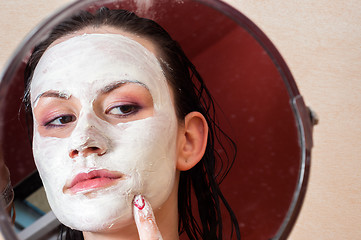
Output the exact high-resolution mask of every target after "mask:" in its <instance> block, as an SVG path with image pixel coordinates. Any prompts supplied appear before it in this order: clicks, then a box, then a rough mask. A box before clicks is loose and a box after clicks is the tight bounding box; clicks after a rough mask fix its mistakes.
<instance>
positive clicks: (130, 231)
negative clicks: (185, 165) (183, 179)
mask: <svg viewBox="0 0 361 240" xmlns="http://www.w3.org/2000/svg"><path fill="white" fill-rule="evenodd" d="M178 179H179V178H178V177H177V178H176V181H175V183H174V187H173V190H172V192H171V194H170V196H169V197H168V199H167V200H166V202H165V203H164V204H163V205H162V206H161V207H160V208H158V209H153V211H154V215H155V220H156V222H157V225H158V228H159V230H160V232H161V234H162V237H163V239H164V240H174V239H179V234H178ZM83 235H84V239H85V240H95V239H96V240H113V239H114V240H115V239H116V240H122V239H127V240H132V239H136V240H138V239H139V235H138V230H137V227H136V225H135V222H134V221H133V223H132V224H130V225H129V226H127V227H126V228H122V229H120V230H118V231H112V232H83Z"/></svg>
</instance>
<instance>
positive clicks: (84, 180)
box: [64, 169, 124, 194]
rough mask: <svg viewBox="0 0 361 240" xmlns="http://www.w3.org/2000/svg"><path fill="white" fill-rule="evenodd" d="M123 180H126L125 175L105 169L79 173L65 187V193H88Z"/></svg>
mask: <svg viewBox="0 0 361 240" xmlns="http://www.w3.org/2000/svg"><path fill="white" fill-rule="evenodd" d="M121 179H124V175H123V174H121V173H119V172H116V171H109V170H105V169H102V170H93V171H90V172H88V173H79V174H78V175H76V176H75V177H74V179H73V180H71V182H70V184H67V185H65V186H64V193H72V194H76V193H87V192H90V191H93V190H98V189H103V188H107V187H110V186H112V185H115V184H116V183H117V182H118V181H119V180H121Z"/></svg>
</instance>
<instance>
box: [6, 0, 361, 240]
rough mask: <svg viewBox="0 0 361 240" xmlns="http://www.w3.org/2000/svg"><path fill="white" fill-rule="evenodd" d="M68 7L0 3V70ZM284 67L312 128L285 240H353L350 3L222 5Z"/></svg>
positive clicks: (355, 59) (356, 115)
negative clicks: (305, 184)
mask: <svg viewBox="0 0 361 240" xmlns="http://www.w3.org/2000/svg"><path fill="white" fill-rule="evenodd" d="M67 2H70V1H69V0H36V1H35V0H34V1H23V0H11V1H6V0H0V31H1V34H0V68H3V66H4V64H5V62H6V60H7V59H8V58H9V57H10V55H11V53H12V52H13V51H14V49H15V48H16V46H17V45H18V44H19V43H20V41H21V40H22V38H23V37H24V36H25V35H26V34H27V33H28V32H29V31H30V30H31V29H32V28H33V27H34V26H35V25H36V24H37V23H39V22H40V21H41V20H42V19H43V18H44V17H45V16H47V15H49V14H50V13H51V12H52V11H54V10H55V9H57V8H58V7H60V6H63V5H64V4H65V3H67ZM225 2H228V3H229V4H231V5H233V6H235V7H236V8H238V9H239V10H240V11H242V12H243V13H244V14H245V15H246V16H248V17H249V18H250V19H251V20H253V21H254V22H255V23H256V24H257V25H258V26H259V27H260V28H261V29H262V30H263V31H264V32H265V33H266V35H267V36H268V37H269V38H270V39H271V40H272V41H273V43H274V44H275V45H276V47H277V48H278V50H279V51H280V52H281V54H282V56H283V57H284V58H285V60H286V62H287V63H288V65H289V67H290V69H291V71H292V73H293V75H294V77H295V79H296V82H297V84H298V87H299V89H300V92H301V94H302V95H303V96H304V98H305V101H306V103H307V104H308V105H310V106H311V107H312V108H313V110H315V111H316V112H317V113H318V115H319V117H320V123H319V125H318V126H317V127H316V128H315V131H314V150H313V158H312V170H311V176H310V182H309V188H308V192H307V195H306V199H305V203H304V206H303V208H302V211H301V214H300V216H299V218H298V220H297V223H296V226H295V227H294V230H293V232H292V233H291V236H290V238H289V239H293V240H305V239H318V240H323V239H325V240H326V239H327V240H329V239H360V236H361V227H360V226H361V147H360V143H361V77H360V76H361V25H360V23H361V4H360V2H359V1H358V0H348V1H344V0H333V1H329V0H304V1H299V0H288V1H284V0H273V1H266V0H225Z"/></svg>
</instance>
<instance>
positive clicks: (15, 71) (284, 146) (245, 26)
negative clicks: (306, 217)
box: [0, 0, 312, 240]
mask: <svg viewBox="0 0 361 240" xmlns="http://www.w3.org/2000/svg"><path fill="white" fill-rule="evenodd" d="M99 6H107V7H109V8H110V9H114V8H116V9H127V10H130V11H133V12H135V13H137V14H138V15H140V16H141V17H146V18H150V19H153V20H155V21H156V22H158V23H159V24H160V25H161V26H163V27H164V28H165V29H166V30H167V31H168V32H169V33H170V35H171V36H172V37H173V38H174V39H175V40H177V41H178V42H179V43H180V45H181V46H182V48H183V50H184V51H185V53H186V54H187V56H188V57H189V58H190V59H191V61H192V62H193V64H194V65H195V66H196V68H197V69H198V71H199V73H200V74H201V75H202V77H203V79H204V81H205V82H206V84H207V85H208V87H209V89H210V91H211V94H212V95H213V97H214V99H215V101H216V113H217V116H218V121H219V124H220V125H221V127H222V128H223V129H224V131H225V132H226V133H227V134H228V135H229V136H230V137H231V138H232V139H233V140H234V141H235V142H236V145H237V157H236V160H235V162H234V164H233V166H232V168H231V171H230V172H229V173H228V175H227V177H226V178H225V179H224V181H223V182H222V184H221V189H222V191H223V193H224V195H225V197H226V199H227V200H228V202H229V203H230V206H231V208H232V209H233V211H234V212H235V214H236V216H237V219H238V223H239V228H240V232H241V236H242V239H244V240H258V239H259V240H261V239H262V240H264V239H286V238H287V236H288V234H289V233H290V231H291V229H292V226H293V224H294V222H295V220H296V218H297V215H298V213H299V211H300V208H301V205H302V201H303V197H304V194H305V190H306V185H307V178H308V173H309V166H310V152H311V148H312V123H311V116H310V113H309V110H308V109H307V107H306V106H305V104H304V102H303V99H302V97H301V95H300V94H299V92H298V89H297V86H296V84H295V81H294V79H293V77H292V75H291V73H290V71H289V69H288V67H287V65H286V63H285V62H284V60H283V59H282V57H281V56H280V54H279V52H278V51H277V50H276V48H275V47H274V45H273V44H272V43H271V42H270V40H269V39H268V38H267V37H266V36H265V35H264V34H263V33H262V31H261V30H260V29H259V28H258V27H257V26H256V25H255V24H253V23H252V22H251V21H250V20H249V19H248V18H247V17H246V16H244V15H243V14H242V13H240V12H239V11H237V10H236V9H234V8H232V7H230V6H229V5H227V4H225V3H223V2H221V1H215V0H199V1H190V0H179V1H173V0H162V1H125V0H124V1H109V0H103V1H95V0H91V1H77V2H74V3H71V4H70V5H68V6H67V7H65V8H64V9H62V10H60V11H58V12H57V13H55V14H53V15H52V16H51V17H50V18H49V19H47V20H45V21H44V22H43V23H42V24H40V25H38V26H37V28H35V29H34V30H33V31H32V32H31V33H30V34H29V35H28V36H27V38H26V39H25V40H24V41H23V43H22V44H21V45H20V46H19V48H18V49H17V51H16V52H15V54H14V56H13V58H12V59H10V61H9V62H8V65H7V66H6V67H5V69H4V71H3V74H2V76H1V83H0V99H1V101H0V111H1V114H0V137H1V142H2V144H3V146H2V148H3V149H4V158H5V162H6V164H7V166H8V167H9V169H10V172H11V180H12V183H13V185H14V188H15V193H16V199H19V200H24V199H26V198H27V197H28V196H29V195H30V194H31V193H32V192H34V191H37V190H38V188H39V187H41V182H40V180H39V177H38V175H37V173H36V168H35V165H34V162H33V159H32V151H31V144H30V142H31V139H29V135H28V128H27V124H26V118H25V114H24V113H23V111H21V110H19V109H21V105H22V101H21V99H22V96H23V92H24V84H23V82H24V81H23V72H24V68H25V63H26V60H27V58H28V56H29V53H30V52H31V50H32V49H33V47H34V46H35V45H36V44H37V43H38V42H39V41H41V40H43V39H44V38H45V37H46V36H47V35H48V34H49V32H50V30H51V29H52V28H53V27H54V26H56V25H57V24H58V23H59V22H61V21H62V20H63V19H64V18H66V17H69V16H71V15H72V14H74V13H75V12H77V11H79V10H88V11H92V12H93V11H95V10H96V9H98V8H99ZM219 154H221V155H222V154H224V153H223V152H221V151H219ZM5 218H6V217H5V216H4V212H3V211H2V212H1V222H0V223H1V226H0V227H1V232H2V234H3V235H4V237H5V239H16V238H15V235H14V234H13V232H12V231H11V230H10V229H11V228H12V227H11V225H10V223H9V222H6V221H5V220H4V219H5ZM52 224H54V222H52ZM55 225H56V224H55ZM225 225H226V226H224V227H225V228H226V229H227V227H228V226H227V224H225ZM53 228H55V227H53ZM22 231H25V230H22ZM19 234H22V233H21V231H20V233H19ZM42 236H44V234H43V235H42ZM22 238H23V237H22ZM26 239H35V238H26ZM38 239H44V238H40V237H39V238H38Z"/></svg>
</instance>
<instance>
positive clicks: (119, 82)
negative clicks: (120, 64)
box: [100, 80, 149, 94]
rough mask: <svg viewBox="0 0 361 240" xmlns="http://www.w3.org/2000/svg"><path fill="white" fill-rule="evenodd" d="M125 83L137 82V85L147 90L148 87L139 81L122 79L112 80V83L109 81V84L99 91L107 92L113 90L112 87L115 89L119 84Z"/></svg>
mask: <svg viewBox="0 0 361 240" xmlns="http://www.w3.org/2000/svg"><path fill="white" fill-rule="evenodd" d="M127 83H135V84H139V85H141V86H142V87H144V88H146V89H147V90H148V91H149V88H148V87H147V85H145V84H144V83H141V82H139V81H132V80H122V81H118V82H114V83H111V84H109V85H106V86H105V87H103V88H102V89H101V90H100V93H102V94H105V93H109V92H111V91H113V90H114V89H117V88H119V87H121V86H123V85H125V84H127Z"/></svg>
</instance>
